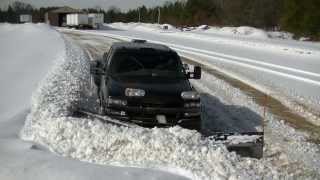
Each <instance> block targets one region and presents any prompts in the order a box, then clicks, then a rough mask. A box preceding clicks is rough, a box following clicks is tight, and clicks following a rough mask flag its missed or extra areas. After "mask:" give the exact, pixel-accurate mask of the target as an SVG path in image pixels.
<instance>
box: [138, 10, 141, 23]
mask: <svg viewBox="0 0 320 180" xmlns="http://www.w3.org/2000/svg"><path fill="white" fill-rule="evenodd" d="M138 12H139V23H140V22H141V14H140V7H139V8H138Z"/></svg>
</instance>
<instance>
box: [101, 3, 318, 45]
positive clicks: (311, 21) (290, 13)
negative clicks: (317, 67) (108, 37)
mask: <svg viewBox="0 0 320 180" xmlns="http://www.w3.org/2000/svg"><path fill="white" fill-rule="evenodd" d="M158 9H160V11H161V23H169V24H173V25H176V26H197V25H202V24H207V25H215V26H253V27H257V28H263V29H267V30H274V29H277V30H283V31H289V32H292V33H294V34H295V35H296V36H297V37H300V36H307V37H311V38H312V39H314V40H320V10H319V9H320V0H303V1H302V0H184V1H176V2H167V3H166V4H165V5H163V6H161V7H154V8H146V7H145V6H142V7H139V8H137V9H133V10H130V11H128V12H126V13H123V12H121V11H120V10H119V9H117V8H111V9H109V11H108V12H107V13H109V14H111V16H110V17H111V18H108V20H109V21H110V22H117V21H124V22H131V21H138V17H139V12H140V17H141V18H140V20H141V22H149V23H154V22H157V18H158V17H157V16H158Z"/></svg>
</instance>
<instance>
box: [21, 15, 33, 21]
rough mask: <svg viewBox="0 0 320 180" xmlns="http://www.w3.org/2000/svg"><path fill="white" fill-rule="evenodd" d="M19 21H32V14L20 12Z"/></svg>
mask: <svg viewBox="0 0 320 180" xmlns="http://www.w3.org/2000/svg"><path fill="white" fill-rule="evenodd" d="M20 23H32V15H30V14H21V15H20Z"/></svg>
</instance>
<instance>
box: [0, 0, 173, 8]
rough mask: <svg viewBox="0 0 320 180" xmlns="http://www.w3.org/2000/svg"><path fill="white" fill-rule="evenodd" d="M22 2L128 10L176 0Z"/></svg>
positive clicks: (4, 2) (0, 3)
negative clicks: (111, 7)
mask: <svg viewBox="0 0 320 180" xmlns="http://www.w3.org/2000/svg"><path fill="white" fill-rule="evenodd" d="M14 1H17V0H0V7H1V8H7V6H8V4H10V3H12V2H14ZM20 1H21V2H25V3H30V4H32V5H33V6H35V7H37V8H39V7H41V6H70V7H74V8H89V7H91V8H93V7H96V6H100V7H102V8H104V9H108V8H109V7H110V6H117V7H119V8H120V9H122V10H128V9H130V8H135V7H138V6H141V5H145V6H148V7H150V6H156V5H161V4H164V3H165V2H166V1H175V0H20Z"/></svg>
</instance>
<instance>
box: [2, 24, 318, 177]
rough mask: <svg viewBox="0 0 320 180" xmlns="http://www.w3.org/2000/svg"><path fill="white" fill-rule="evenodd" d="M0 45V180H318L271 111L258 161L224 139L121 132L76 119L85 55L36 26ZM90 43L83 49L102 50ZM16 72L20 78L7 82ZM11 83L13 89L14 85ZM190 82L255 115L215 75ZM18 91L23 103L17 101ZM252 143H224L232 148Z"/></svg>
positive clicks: (306, 147)
mask: <svg viewBox="0 0 320 180" xmlns="http://www.w3.org/2000/svg"><path fill="white" fill-rule="evenodd" d="M71 31H72V30H71ZM92 32H93V33H96V32H94V31H92ZM159 32H160V33H162V31H158V33H159ZM162 34H163V33H162ZM168 34H171V33H168ZM97 39H98V38H97ZM0 40H1V41H0V47H1V50H0V51H1V55H2V54H4V56H3V57H5V61H2V62H1V63H2V64H3V66H2V64H1V66H0V67H1V75H2V76H1V77H7V78H6V79H4V78H3V79H1V83H2V84H4V86H2V87H1V90H2V89H4V91H3V92H6V91H7V92H6V93H4V94H1V96H3V97H2V98H8V99H7V100H8V101H9V100H11V99H12V101H10V103H7V104H8V106H6V104H1V106H0V107H1V109H0V110H1V111H0V112H1V114H0V115H1V119H0V161H1V163H0V179H195V180H197V179H262V178H264V179H296V178H303V179H316V178H319V174H318V173H317V172H319V170H320V169H319V168H320V162H319V159H320V158H319V153H318V147H317V146H316V145H315V144H312V143H309V142H307V141H306V135H305V134H303V133H300V132H297V131H296V130H295V129H293V128H291V127H289V126H287V125H286V124H284V123H283V122H281V121H279V120H278V119H277V117H274V116H273V115H272V114H267V120H268V123H267V127H266V129H267V131H268V132H269V134H268V135H269V136H267V137H266V145H267V147H266V149H267V151H266V152H267V154H266V156H265V157H264V158H263V159H261V160H257V159H251V158H243V157H240V156H238V155H236V154H235V153H231V152H228V151H227V149H226V147H225V145H224V144H223V143H222V142H215V141H213V140H210V138H209V139H206V138H203V137H201V135H200V134H199V133H197V132H196V131H191V130H186V129H182V128H180V127H173V128H168V129H159V128H154V129H145V128H141V127H136V128H126V127H118V126H113V125H110V124H105V123H103V122H101V121H99V120H97V119H87V118H77V117H74V116H73V113H74V111H75V110H76V109H77V108H79V106H80V105H81V103H83V102H86V101H88V98H89V96H88V93H89V92H88V91H90V76H89V65H88V64H89V57H88V55H87V54H86V53H85V52H84V50H83V49H82V48H81V47H80V46H78V45H76V43H74V42H73V40H71V39H70V38H68V37H66V36H63V35H61V34H59V33H58V32H56V31H55V30H54V29H51V28H49V27H48V26H47V25H44V24H25V25H11V24H1V25H0ZM92 41H93V40H92V39H91V40H88V41H82V42H83V43H88V42H90V43H91V44H93V45H94V44H95V43H96V44H100V43H99V42H98V41H97V42H92ZM13 42H20V43H19V44H18V45H16V44H13ZM28 43H29V44H28ZM24 44H26V45H28V46H23V45H24ZM17 46H18V47H19V53H15V52H14V50H15V49H16V47H17ZM4 50H5V51H4ZM2 51H3V52H2ZM97 51H98V50H97ZM1 57H2V56H1ZM52 66H53V67H52ZM13 67H15V73H14V72H11V69H13ZM33 67H37V68H33ZM10 68H11V69H10ZM28 68H30V70H29V71H24V70H25V69H28ZM49 69H50V70H49ZM19 72H24V74H21V75H20V76H15V75H16V74H17V73H19ZM47 72H49V73H47ZM8 77H10V78H8ZM11 77H12V79H11ZM43 78H44V79H43ZM41 79H42V81H40V80H41ZM13 80H15V81H14V82H15V84H17V85H21V86H19V87H17V88H13V87H12V84H11V83H12V82H13ZM38 82H40V83H38ZM192 83H193V84H194V85H195V86H196V87H197V88H199V89H201V90H202V91H205V92H207V93H209V94H210V95H213V96H215V97H218V98H219V100H220V101H221V102H223V103H225V104H226V105H237V106H244V107H246V108H248V109H249V110H251V111H253V112H255V113H257V114H259V115H261V111H262V109H261V107H260V106H258V105H257V104H255V103H254V101H253V100H252V99H250V97H248V96H247V95H246V94H244V93H242V92H241V91H240V90H239V89H235V88H233V87H231V86H230V85H228V84H227V83H226V82H224V81H222V80H219V79H217V78H216V77H214V76H211V75H209V74H204V78H203V79H202V80H201V81H199V82H192ZM5 90H6V91H5ZM10 90H11V91H10ZM9 92H10V93H9ZM20 93H21V94H22V95H23V97H21V98H16V96H17V94H20ZM31 94H32V98H31V106H30V105H29V104H30V101H29V98H30V96H31ZM5 96H7V97H5ZM3 108H5V109H4V110H3ZM239 112H241V113H242V112H244V111H239ZM239 112H236V111H234V112H232V113H234V114H237V113H239ZM244 116H245V115H244ZM246 117H248V118H249V117H250V115H248V116H246ZM23 124H24V125H23ZM253 126H254V127H255V125H253ZM21 128H22V131H21V134H19V131H20V130H21ZM257 129H259V127H257ZM19 136H20V137H21V138H22V139H23V140H24V141H22V140H21V139H19ZM251 140H252V137H241V138H239V137H231V139H230V142H231V143H236V144H237V143H238V142H239V141H245V142H246V141H251ZM278 154H279V155H278ZM2 162H4V163H2Z"/></svg>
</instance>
